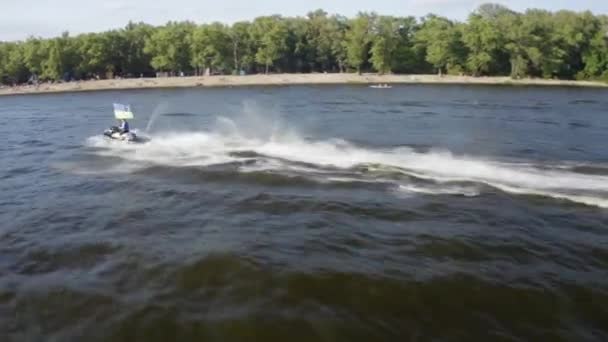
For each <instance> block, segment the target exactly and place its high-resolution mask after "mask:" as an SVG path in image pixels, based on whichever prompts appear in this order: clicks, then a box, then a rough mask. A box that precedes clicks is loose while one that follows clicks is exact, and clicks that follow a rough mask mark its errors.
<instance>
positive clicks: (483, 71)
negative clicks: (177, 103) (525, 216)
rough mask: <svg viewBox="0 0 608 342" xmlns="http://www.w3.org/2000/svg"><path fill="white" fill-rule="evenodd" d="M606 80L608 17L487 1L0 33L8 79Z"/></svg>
mask: <svg viewBox="0 0 608 342" xmlns="http://www.w3.org/2000/svg"><path fill="white" fill-rule="evenodd" d="M368 71H369V72H378V73H381V74H384V73H404V74H422V73H425V74H427V73H438V74H446V73H447V74H458V75H462V74H464V75H472V76H509V75H510V76H511V77H514V78H521V77H543V78H560V79H604V80H607V81H608V16H606V15H594V14H593V13H591V12H580V13H579V12H572V11H558V12H550V11H546V10H540V9H529V10H527V11H525V12H524V13H519V12H515V11H512V10H510V9H509V8H507V7H504V6H502V5H496V4H484V5H482V6H480V7H479V8H478V9H477V10H476V11H474V12H473V13H471V14H470V16H469V17H468V19H467V21H466V22H458V21H452V20H450V19H448V18H445V17H440V16H436V15H433V14H429V15H427V16H426V17H423V18H420V19H416V18H414V17H394V16H383V15H377V14H375V13H359V14H358V15H357V16H356V17H355V18H346V17H344V16H340V15H328V14H327V13H326V12H324V11H322V10H317V11H314V12H311V13H309V14H308V15H307V16H306V17H282V16H279V15H274V16H264V17H258V18H256V19H254V20H253V21H243V22H237V23H234V24H233V25H225V24H222V23H217V22H216V23H211V24H203V25H197V24H195V23H193V22H169V23H167V24H166V25H164V26H159V27H154V26H151V25H148V24H145V23H129V24H128V25H127V26H126V27H124V28H122V29H118V30H111V31H106V32H102V33H87V34H80V35H77V36H73V37H72V36H70V35H69V34H68V33H64V34H63V35H62V36H60V37H56V38H51V39H41V38H36V37H30V38H28V39H27V40H25V41H19V42H0V82H1V83H4V84H19V83H24V82H28V81H32V80H42V81H59V80H74V79H76V80H78V79H91V78H106V77H114V76H121V77H141V76H154V75H156V73H157V72H162V73H165V74H169V75H176V74H182V73H183V74H187V75H193V74H196V75H200V74H203V73H204V72H211V73H219V74H241V73H268V72H279V73H280V72H290V73H309V72H359V73H361V72H368Z"/></svg>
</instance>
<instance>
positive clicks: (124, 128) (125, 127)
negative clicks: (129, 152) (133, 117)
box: [118, 119, 129, 134]
mask: <svg viewBox="0 0 608 342" xmlns="http://www.w3.org/2000/svg"><path fill="white" fill-rule="evenodd" d="M118 129H119V131H120V133H121V134H122V133H129V123H128V122H127V120H124V119H122V120H120V126H119V127H118Z"/></svg>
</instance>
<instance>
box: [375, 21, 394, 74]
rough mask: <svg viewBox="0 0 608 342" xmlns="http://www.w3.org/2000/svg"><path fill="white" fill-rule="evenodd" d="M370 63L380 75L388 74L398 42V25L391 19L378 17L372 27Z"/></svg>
mask: <svg viewBox="0 0 608 342" xmlns="http://www.w3.org/2000/svg"><path fill="white" fill-rule="evenodd" d="M374 26H375V27H374V30H373V31H374V35H373V37H372V48H371V54H372V57H371V58H370V62H371V63H372V65H373V66H374V68H375V69H376V70H377V71H378V72H379V73H380V74H384V73H390V72H391V70H392V66H393V60H394V56H395V52H396V50H397V44H398V42H399V26H400V23H399V22H398V21H397V20H395V18H393V17H386V16H381V17H378V18H377V20H376V23H375V25H374Z"/></svg>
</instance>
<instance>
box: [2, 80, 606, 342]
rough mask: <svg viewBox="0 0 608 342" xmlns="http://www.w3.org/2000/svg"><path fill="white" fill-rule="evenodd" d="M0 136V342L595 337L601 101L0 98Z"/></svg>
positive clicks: (575, 96)
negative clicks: (129, 136)
mask: <svg viewBox="0 0 608 342" xmlns="http://www.w3.org/2000/svg"><path fill="white" fill-rule="evenodd" d="M113 102H119V103H128V104H131V106H132V109H133V111H134V112H135V116H136V118H135V120H133V121H132V122H131V127H132V128H137V129H138V133H139V135H140V136H145V137H147V138H148V139H149V141H147V142H146V143H143V144H129V143H122V142H117V141H109V140H106V139H105V138H104V137H102V135H101V133H102V131H103V129H105V128H106V127H108V126H110V125H112V124H114V120H113V113H112V103H113ZM0 137H1V143H0V341H251V340H255V341H607V340H608V91H607V90H602V89H569V88H528V87H477V86H469V87H463V86H395V87H394V88H392V89H371V88H367V87H363V86H319V87H312V86H310V87H309V86H297V87H257V88H224V89H220V88H218V89H182V90H145V91H124V92H123V91H120V92H118V91H116V92H96V93H78V94H58V95H38V96H15V97H1V98H0Z"/></svg>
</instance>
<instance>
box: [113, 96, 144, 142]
mask: <svg viewBox="0 0 608 342" xmlns="http://www.w3.org/2000/svg"><path fill="white" fill-rule="evenodd" d="M114 117H115V118H116V119H117V120H123V121H126V120H131V119H133V117H134V116H133V112H132V111H131V106H129V105H122V104H119V103H114ZM126 131H127V132H124V131H123V130H121V129H120V128H118V127H116V126H112V127H110V128H108V129H106V130H105V131H104V132H103V135H104V136H106V137H108V138H110V139H114V140H120V141H127V142H145V141H146V140H147V139H142V137H138V136H137V134H136V133H135V132H134V131H132V130H130V129H129V128H128V125H127V127H126Z"/></svg>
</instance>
